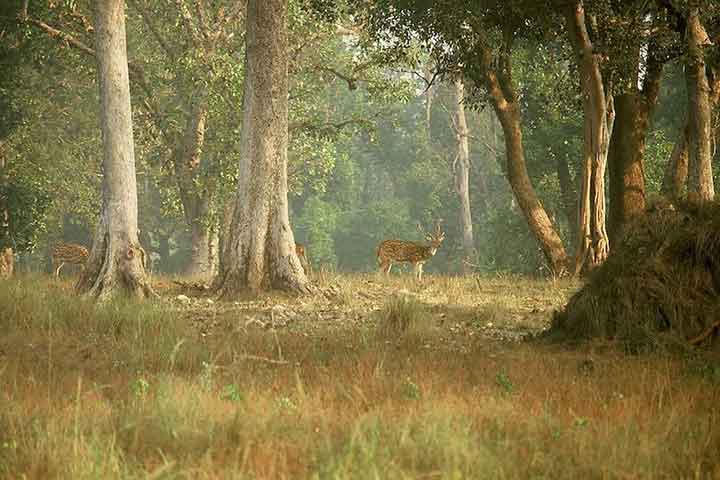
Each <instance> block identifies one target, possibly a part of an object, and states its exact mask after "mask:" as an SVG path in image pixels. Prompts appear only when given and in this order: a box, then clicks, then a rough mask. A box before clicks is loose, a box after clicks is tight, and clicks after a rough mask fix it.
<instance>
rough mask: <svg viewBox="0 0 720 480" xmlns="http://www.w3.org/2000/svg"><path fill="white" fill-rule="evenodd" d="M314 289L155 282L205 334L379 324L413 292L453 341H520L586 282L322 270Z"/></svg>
mask: <svg viewBox="0 0 720 480" xmlns="http://www.w3.org/2000/svg"><path fill="white" fill-rule="evenodd" d="M313 284H314V287H315V293H314V294H313V295H311V296H302V297H289V296H284V295H281V294H270V295H266V296H264V297H263V298H260V299H239V300H237V301H218V300H216V299H215V297H214V296H213V295H212V294H211V292H210V291H209V289H207V287H206V286H205V285H204V284H202V283H201V282H189V281H184V280H173V279H161V280H158V281H157V282H156V284H155V286H156V290H157V291H158V292H159V293H160V294H161V297H162V301H163V302H166V303H167V304H168V307H167V308H168V309H171V310H173V311H175V312H177V314H178V315H181V316H185V317H187V318H189V319H191V320H192V321H193V323H194V324H195V326H196V327H197V329H198V331H199V333H200V335H201V336H204V337H205V336H212V335H217V334H218V333H219V332H223V331H227V329H228V328H230V329H247V328H259V329H284V330H288V331H297V332H302V333H303V334H306V335H311V334H312V333H313V332H314V331H315V332H323V334H325V333H327V330H328V329H330V330H335V329H338V330H348V329H350V330H352V329H356V328H360V329H372V328H374V326H375V324H376V323H377V320H378V315H379V312H381V311H382V309H383V307H384V306H385V304H386V303H387V302H388V300H389V299H391V298H393V297H405V298H407V299H409V300H411V301H414V302H416V303H417V304H418V306H419V308H420V309H422V310H423V311H425V312H427V314H429V317H430V318H431V319H432V320H431V322H430V323H431V324H432V327H434V328H438V329H440V332H438V333H441V334H440V335H439V336H437V337H438V338H441V339H442V342H443V343H444V345H445V346H446V347H449V348H455V349H457V348H459V349H462V348H463V345H466V344H467V343H468V340H473V343H475V342H477V341H481V340H489V341H512V342H517V341H521V340H523V339H525V338H528V337H531V336H534V335H537V334H538V333H540V332H542V331H544V330H545V329H547V328H548V327H549V326H550V321H551V318H552V315H553V313H554V312H555V311H556V310H557V309H559V308H561V307H562V305H564V304H565V302H567V299H568V298H569V297H570V295H572V293H574V292H575V291H576V290H577V289H578V288H579V282H576V281H572V280H565V281H549V280H545V279H537V280H533V279H527V278H526V277H515V276H506V277H490V278H488V277H479V276H467V277H449V276H430V275H429V276H426V278H425V279H424V280H423V281H422V282H418V281H415V280H414V279H413V278H412V277H411V276H410V275H409V274H399V275H391V276H390V277H382V276H379V275H376V274H342V275H340V274H319V275H318V276H316V277H315V278H314V281H313Z"/></svg>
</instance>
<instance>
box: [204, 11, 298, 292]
mask: <svg viewBox="0 0 720 480" xmlns="http://www.w3.org/2000/svg"><path fill="white" fill-rule="evenodd" d="M287 16H288V3H287V0H268V1H263V0H249V1H248V4H247V14H246V45H247V46H246V53H245V66H246V77H245V91H244V96H243V129H242V134H241V157H240V173H239V180H238V187H237V195H236V197H235V201H234V205H233V206H232V224H231V226H230V231H229V232H228V239H227V244H226V245H224V246H223V249H222V250H223V251H222V255H221V258H220V262H221V263H220V272H219V275H218V278H217V281H216V283H215V285H216V286H217V288H219V289H220V292H221V294H222V295H223V296H230V295H233V294H235V293H237V292H239V291H243V290H248V291H250V292H258V291H260V290H262V289H266V288H279V289H284V290H289V291H294V292H300V293H302V292H308V291H309V287H308V280H307V277H306V276H305V273H304V272H303V268H302V265H301V264H300V260H299V258H298V257H297V255H296V253H295V245H294V237H293V232H292V229H291V228H290V222H289V219H288V199H287V147H288V57H289V54H288V37H287Z"/></svg>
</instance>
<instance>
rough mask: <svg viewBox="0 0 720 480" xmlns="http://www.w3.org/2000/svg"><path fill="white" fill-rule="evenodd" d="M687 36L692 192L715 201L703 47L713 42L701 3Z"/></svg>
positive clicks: (690, 18) (694, 8) (692, 9)
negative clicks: (700, 10)
mask: <svg viewBox="0 0 720 480" xmlns="http://www.w3.org/2000/svg"><path fill="white" fill-rule="evenodd" d="M691 3H693V2H691ZM695 3H696V2H695ZM685 36H686V39H687V43H688V45H687V49H688V54H687V65H686V68H685V75H686V81H687V91H688V108H689V115H688V118H689V120H690V122H689V126H690V129H689V148H688V153H689V155H688V163H689V170H688V172H689V177H688V180H689V181H688V191H693V192H697V193H698V195H699V197H700V200H701V201H711V200H713V198H714V197H715V186H714V184H713V176H712V148H711V140H712V135H711V128H712V125H711V124H712V121H711V120H712V115H711V105H710V104H711V102H710V85H709V83H708V78H707V74H706V70H705V55H704V53H703V46H704V45H706V44H707V43H708V42H709V39H708V35H707V33H706V32H705V28H703V26H702V23H701V22H700V12H699V8H698V6H697V5H694V6H692V5H691V7H690V11H689V14H688V19H687V27H686V32H685Z"/></svg>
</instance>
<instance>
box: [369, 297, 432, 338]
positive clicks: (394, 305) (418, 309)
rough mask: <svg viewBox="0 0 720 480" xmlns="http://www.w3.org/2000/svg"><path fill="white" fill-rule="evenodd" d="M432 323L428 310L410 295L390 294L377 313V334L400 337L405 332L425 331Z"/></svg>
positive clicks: (416, 332)
mask: <svg viewBox="0 0 720 480" xmlns="http://www.w3.org/2000/svg"><path fill="white" fill-rule="evenodd" d="M431 323H432V317H431V315H430V312H428V310H427V309H426V308H425V306H424V305H423V304H422V303H421V302H419V301H418V300H417V299H416V298H414V297H412V296H410V295H395V296H392V297H391V298H390V299H389V300H388V301H387V302H386V303H385V305H384V307H383V308H382V310H381V311H380V312H379V315H378V324H377V329H378V334H379V335H380V336H381V337H384V338H400V337H402V336H404V335H407V334H418V333H422V332H426V331H427V330H428V329H429V328H430V326H431Z"/></svg>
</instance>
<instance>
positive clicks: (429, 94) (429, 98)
mask: <svg viewBox="0 0 720 480" xmlns="http://www.w3.org/2000/svg"><path fill="white" fill-rule="evenodd" d="M424 73H425V78H427V79H428V82H430V81H432V63H431V62H430V60H428V62H427V63H426V64H425V72H424ZM434 94H435V88H434V86H433V85H431V84H429V83H428V85H427V90H425V133H426V134H427V139H428V143H429V142H430V141H431V139H432V103H433V96H434Z"/></svg>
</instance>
